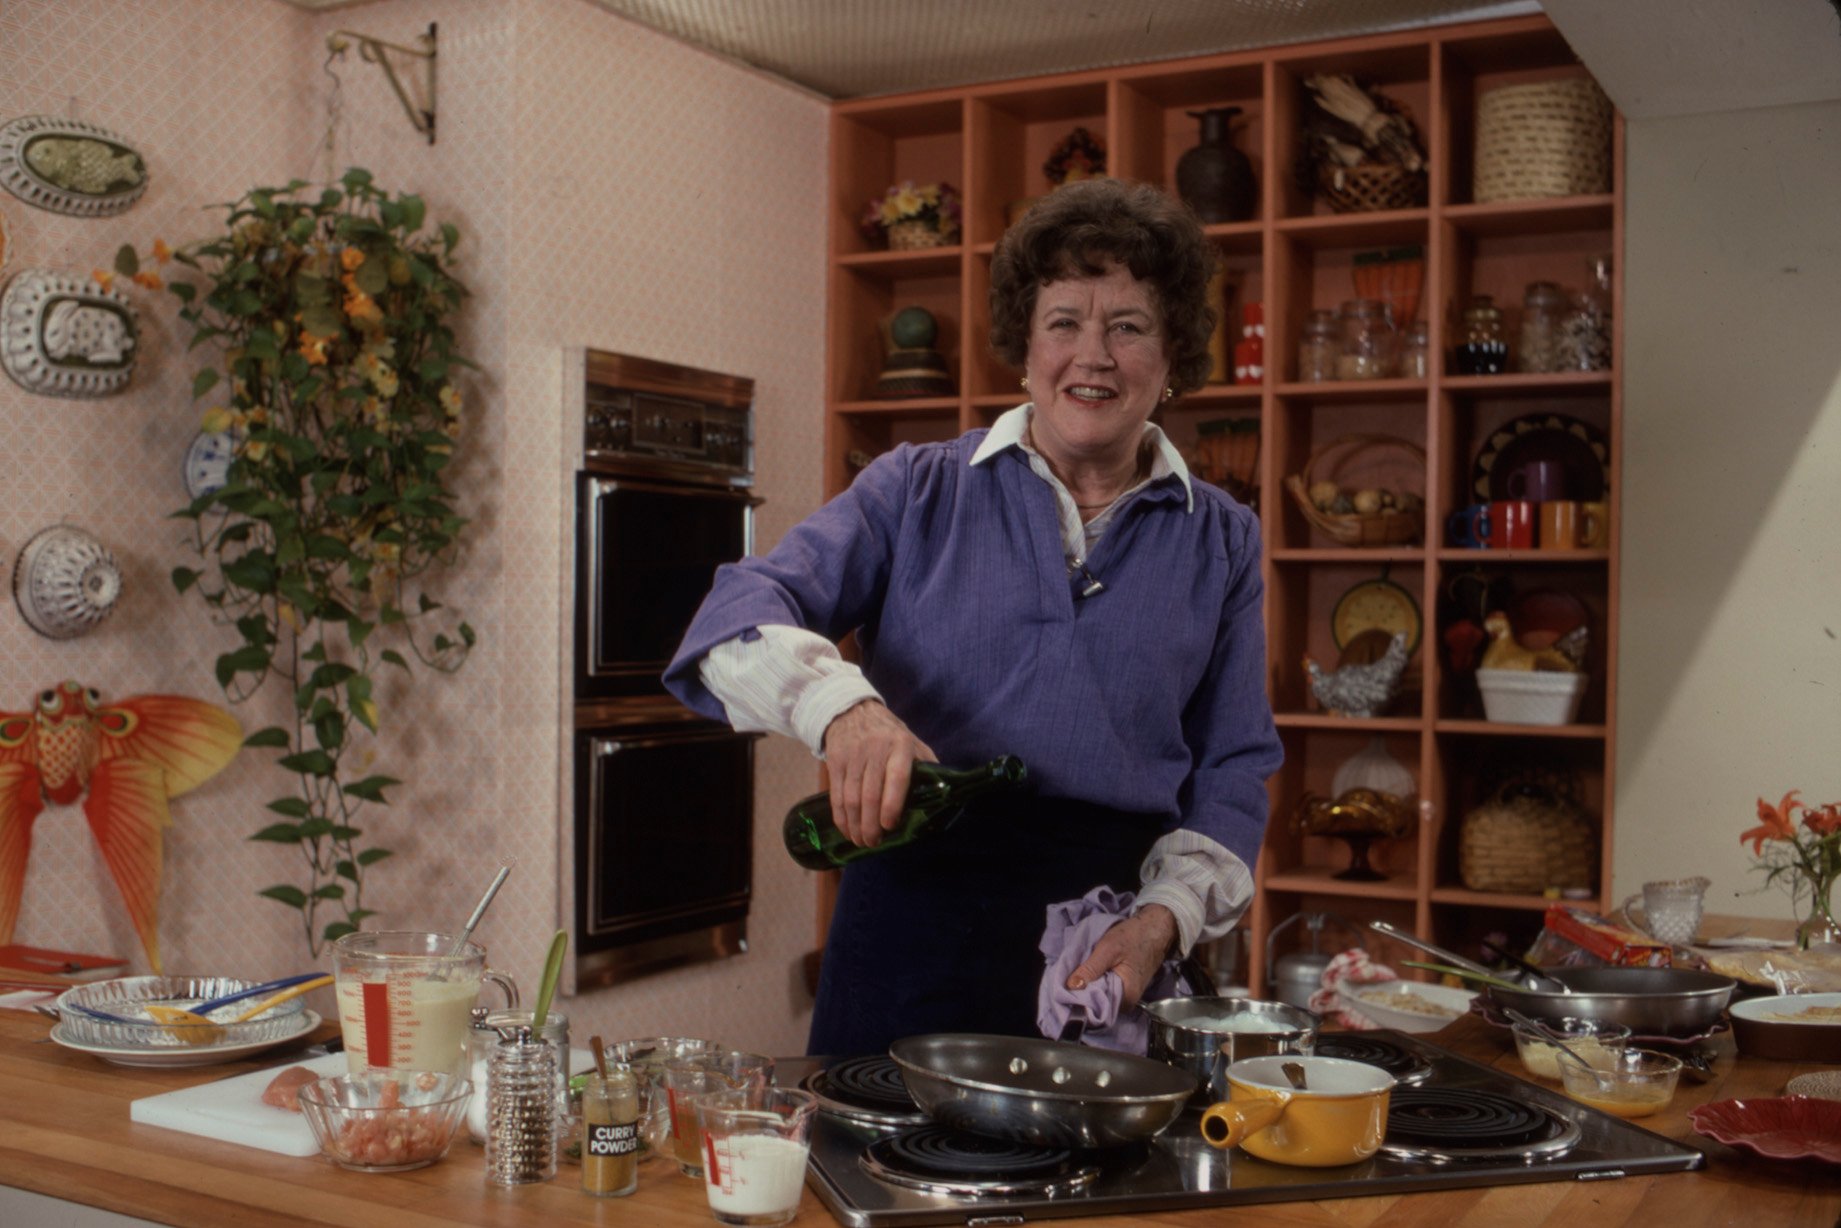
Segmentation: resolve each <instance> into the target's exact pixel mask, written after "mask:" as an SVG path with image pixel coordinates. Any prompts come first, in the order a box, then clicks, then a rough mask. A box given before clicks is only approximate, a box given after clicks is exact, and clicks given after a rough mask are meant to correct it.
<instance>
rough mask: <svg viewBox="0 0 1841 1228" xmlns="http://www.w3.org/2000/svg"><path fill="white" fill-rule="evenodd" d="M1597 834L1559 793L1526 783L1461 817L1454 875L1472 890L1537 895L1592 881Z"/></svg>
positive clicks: (1511, 785) (1500, 791) (1508, 787)
mask: <svg viewBox="0 0 1841 1228" xmlns="http://www.w3.org/2000/svg"><path fill="white" fill-rule="evenodd" d="M1597 862H1598V835H1597V833H1596V832H1594V831H1593V830H1592V824H1591V822H1590V821H1589V820H1588V819H1587V818H1586V817H1585V813H1584V812H1583V811H1582V810H1581V809H1580V807H1579V805H1578V804H1577V803H1576V802H1575V801H1574V800H1573V799H1572V798H1571V797H1570V796H1568V795H1567V792H1566V790H1564V789H1553V788H1548V787H1547V786H1545V785H1543V784H1540V783H1536V782H1532V781H1529V780H1527V779H1526V778H1523V779H1519V780H1513V781H1510V782H1508V783H1506V784H1504V785H1503V786H1502V787H1501V788H1499V789H1497V790H1496V792H1495V793H1493V794H1492V795H1491V796H1490V798H1489V800H1488V801H1486V802H1484V803H1483V804H1482V805H1481V806H1478V807H1477V808H1476V809H1475V810H1472V811H1471V812H1470V813H1469V814H1467V815H1465V816H1464V825H1463V828H1462V830H1461V831H1460V832H1459V845H1458V873H1459V875H1460V876H1461V877H1462V878H1463V880H1464V885H1465V886H1466V887H1468V888H1470V889H1471V890H1472V891H1501V892H1507V893H1511V894H1515V895H1538V894H1540V893H1541V892H1544V891H1545V890H1547V888H1549V887H1561V888H1566V887H1590V886H1591V885H1592V884H1593V883H1594V882H1595V881H1596V866H1597Z"/></svg>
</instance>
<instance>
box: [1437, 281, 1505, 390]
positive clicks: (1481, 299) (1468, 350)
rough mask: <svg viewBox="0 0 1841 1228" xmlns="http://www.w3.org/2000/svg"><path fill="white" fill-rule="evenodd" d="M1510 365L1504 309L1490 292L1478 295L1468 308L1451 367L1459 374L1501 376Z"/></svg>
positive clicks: (1465, 309) (1452, 352)
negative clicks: (1497, 303)
mask: <svg viewBox="0 0 1841 1228" xmlns="http://www.w3.org/2000/svg"><path fill="white" fill-rule="evenodd" d="M1508 366H1509V342H1508V336H1507V334H1506V332H1505V331H1504V329H1503V325H1502V308H1500V307H1498V306H1496V302H1495V300H1494V299H1493V298H1492V297H1490V296H1489V295H1487V294H1479V295H1476V296H1474V297H1473V298H1472V299H1471V300H1470V304H1469V305H1468V306H1467V307H1465V308H1464V323H1463V326H1462V327H1461V328H1460V329H1459V330H1458V336H1457V344H1456V345H1454V346H1453V347H1452V349H1451V369H1452V370H1453V371H1454V372H1455V373H1457V374H1458V375H1500V374H1502V373H1503V372H1504V371H1506V370H1508Z"/></svg>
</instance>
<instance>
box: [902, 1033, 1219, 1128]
mask: <svg viewBox="0 0 1841 1228" xmlns="http://www.w3.org/2000/svg"><path fill="white" fill-rule="evenodd" d="M889 1056H890V1057H891V1058H893V1059H894V1060H895V1064H896V1065H897V1066H899V1067H900V1068H901V1074H902V1079H903V1081H904V1082H906V1084H907V1086H908V1092H909V1094H910V1095H912V1096H913V1097H914V1102H915V1103H916V1104H918V1105H920V1107H921V1108H922V1110H924V1111H925V1112H926V1113H927V1115H928V1116H929V1117H931V1118H933V1120H935V1121H937V1122H939V1123H940V1124H941V1125H943V1126H949V1127H951V1128H953V1129H955V1130H965V1131H969V1132H970V1133H973V1134H983V1135H988V1136H990V1137H993V1138H1004V1139H1012V1140H1015V1141H1017V1142H1024V1143H1034V1144H1036V1145H1038V1146H1044V1147H1085V1148H1093V1147H1120V1146H1124V1145H1125V1144H1127V1143H1135V1142H1138V1141H1139V1140H1141V1139H1147V1138H1150V1137H1151V1136H1152V1135H1154V1134H1157V1133H1158V1132H1159V1131H1161V1130H1163V1129H1164V1128H1166V1127H1167V1126H1169V1124H1170V1123H1171V1122H1173V1121H1175V1120H1176V1119H1177V1117H1179V1116H1181V1114H1182V1111H1183V1106H1184V1105H1185V1104H1187V1103H1188V1102H1189V1097H1190V1094H1191V1093H1193V1092H1194V1091H1195V1079H1194V1078H1193V1077H1192V1076H1191V1075H1189V1074H1187V1073H1185V1072H1184V1071H1181V1070H1178V1069H1177V1068H1175V1067H1174V1066H1167V1065H1165V1064H1164V1063H1162V1062H1157V1061H1152V1060H1151V1059H1150V1058H1147V1057H1139V1056H1137V1055H1136V1054H1130V1053H1113V1052H1110V1051H1108V1050H1104V1049H1092V1048H1088V1047H1086V1046H1084V1045H1074V1044H1068V1043H1066V1042H1065V1041H1058V1040H1032V1039H1029V1038H1026V1037H1021V1036H987V1035H981V1034H978V1033H970V1032H941V1033H934V1034H932V1035H927V1036H909V1037H904V1038H903V1039H901V1040H898V1041H896V1042H895V1043H894V1044H892V1045H890V1046H889Z"/></svg>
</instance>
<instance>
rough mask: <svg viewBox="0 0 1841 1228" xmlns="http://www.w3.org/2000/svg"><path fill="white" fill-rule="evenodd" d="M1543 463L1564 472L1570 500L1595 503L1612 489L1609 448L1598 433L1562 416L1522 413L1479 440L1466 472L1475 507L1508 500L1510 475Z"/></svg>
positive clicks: (1602, 433) (1607, 443) (1599, 432)
mask: <svg viewBox="0 0 1841 1228" xmlns="http://www.w3.org/2000/svg"><path fill="white" fill-rule="evenodd" d="M1543 460H1546V461H1558V462H1560V465H1561V466H1562V467H1563V468H1564V469H1565V471H1566V484H1567V488H1568V489H1567V494H1566V497H1567V498H1569V499H1576V500H1579V501H1581V502H1586V503H1595V502H1597V501H1599V500H1601V499H1603V498H1604V497H1605V492H1606V491H1607V490H1609V489H1610V488H1611V463H1610V462H1611V445H1610V443H1609V442H1608V441H1607V440H1606V439H1605V433H1604V432H1603V431H1601V430H1599V429H1598V428H1597V427H1595V426H1593V425H1592V424H1591V423H1589V422H1581V421H1580V420H1579V419H1577V418H1573V417H1569V416H1567V415H1566V414H1525V415H1523V416H1522V417H1520V418H1511V419H1509V420H1508V421H1507V422H1505V423H1503V424H1502V425H1501V426H1499V427H1497V428H1496V429H1495V430H1493V431H1491V432H1490V433H1489V437H1488V438H1487V439H1485V440H1484V441H1483V446H1482V447H1481V448H1479V449H1478V450H1477V460H1476V464H1475V465H1474V466H1472V468H1471V479H1470V489H1471V494H1472V495H1473V496H1475V498H1476V499H1477V501H1478V502H1480V503H1488V502H1490V501H1491V500H1495V499H1508V498H1511V497H1512V496H1511V495H1510V494H1509V475H1510V474H1512V473H1514V472H1515V471H1516V470H1517V469H1520V468H1521V467H1522V466H1523V465H1525V464H1527V463H1528V462H1529V461H1543Z"/></svg>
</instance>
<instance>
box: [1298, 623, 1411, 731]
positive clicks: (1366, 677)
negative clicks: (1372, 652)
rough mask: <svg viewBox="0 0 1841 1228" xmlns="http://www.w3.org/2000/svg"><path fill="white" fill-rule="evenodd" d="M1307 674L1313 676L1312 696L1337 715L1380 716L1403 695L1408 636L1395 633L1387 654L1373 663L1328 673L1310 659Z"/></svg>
mask: <svg viewBox="0 0 1841 1228" xmlns="http://www.w3.org/2000/svg"><path fill="white" fill-rule="evenodd" d="M1304 672H1305V673H1307V674H1309V675H1310V693H1311V694H1312V695H1314V696H1316V697H1317V702H1318V703H1320V704H1322V705H1323V706H1324V707H1325V708H1327V709H1329V711H1330V712H1332V713H1334V714H1335V715H1337V716H1364V717H1366V716H1379V715H1381V713H1383V712H1385V711H1386V710H1387V706H1388V705H1389V704H1391V703H1393V701H1394V696H1395V695H1397V694H1399V692H1400V679H1401V677H1402V676H1403V675H1404V674H1405V673H1406V632H1404V631H1399V632H1395V633H1394V638H1393V641H1392V642H1391V643H1389V644H1388V645H1387V651H1386V652H1384V653H1382V654H1381V655H1380V657H1378V658H1377V659H1375V660H1373V661H1369V662H1365V663H1363V664H1361V665H1345V666H1343V667H1342V668H1341V669H1338V670H1334V671H1332V672H1330V673H1325V672H1324V671H1323V668H1322V667H1321V666H1319V665H1318V664H1317V663H1316V662H1315V661H1313V660H1311V659H1310V658H1309V657H1308V656H1306V657H1305V658H1304Z"/></svg>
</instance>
